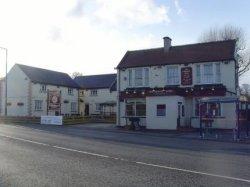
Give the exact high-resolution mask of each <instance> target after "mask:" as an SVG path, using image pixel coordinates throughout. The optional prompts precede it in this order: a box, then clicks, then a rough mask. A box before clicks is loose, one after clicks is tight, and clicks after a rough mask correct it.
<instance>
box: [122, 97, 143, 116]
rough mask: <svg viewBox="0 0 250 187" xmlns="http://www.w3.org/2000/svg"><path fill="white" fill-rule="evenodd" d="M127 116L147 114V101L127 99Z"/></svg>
mask: <svg viewBox="0 0 250 187" xmlns="http://www.w3.org/2000/svg"><path fill="white" fill-rule="evenodd" d="M126 116H146V101H145V100H138V101H136V100H132V101H126Z"/></svg>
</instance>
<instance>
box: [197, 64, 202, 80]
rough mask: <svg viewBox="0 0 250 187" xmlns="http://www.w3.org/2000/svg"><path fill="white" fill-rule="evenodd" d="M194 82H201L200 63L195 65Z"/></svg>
mask: <svg viewBox="0 0 250 187" xmlns="http://www.w3.org/2000/svg"><path fill="white" fill-rule="evenodd" d="M196 83H197V84H199V83H201V65H196Z"/></svg>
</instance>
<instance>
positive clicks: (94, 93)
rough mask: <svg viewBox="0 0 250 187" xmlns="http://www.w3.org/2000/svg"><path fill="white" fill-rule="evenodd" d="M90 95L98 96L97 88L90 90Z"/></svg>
mask: <svg viewBox="0 0 250 187" xmlns="http://www.w3.org/2000/svg"><path fill="white" fill-rule="evenodd" d="M90 96H98V91H97V90H90Z"/></svg>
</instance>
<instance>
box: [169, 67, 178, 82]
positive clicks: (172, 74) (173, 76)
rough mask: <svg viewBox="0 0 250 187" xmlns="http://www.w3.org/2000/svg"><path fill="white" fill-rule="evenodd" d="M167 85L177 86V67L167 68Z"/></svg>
mask: <svg viewBox="0 0 250 187" xmlns="http://www.w3.org/2000/svg"><path fill="white" fill-rule="evenodd" d="M167 84H168V85H178V84H179V71H178V66H172V67H167Z"/></svg>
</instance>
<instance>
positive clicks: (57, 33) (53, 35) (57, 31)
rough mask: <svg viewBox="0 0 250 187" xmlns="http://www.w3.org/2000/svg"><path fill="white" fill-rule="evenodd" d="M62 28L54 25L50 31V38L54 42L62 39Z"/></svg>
mask: <svg viewBox="0 0 250 187" xmlns="http://www.w3.org/2000/svg"><path fill="white" fill-rule="evenodd" d="M62 38H63V37H62V29H61V28H59V27H52V28H51V30H50V31H49V39H51V40H52V41H54V42H58V41H61V40H62Z"/></svg>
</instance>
